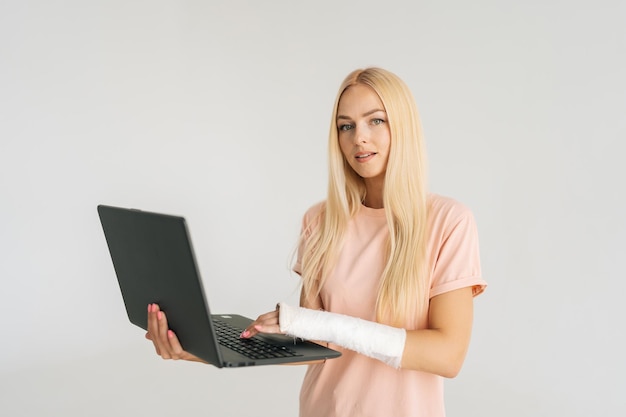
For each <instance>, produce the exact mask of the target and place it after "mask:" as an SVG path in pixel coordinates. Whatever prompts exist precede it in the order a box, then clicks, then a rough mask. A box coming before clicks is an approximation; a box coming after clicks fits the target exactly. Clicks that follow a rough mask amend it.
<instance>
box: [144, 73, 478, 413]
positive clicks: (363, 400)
mask: <svg viewBox="0 0 626 417" xmlns="http://www.w3.org/2000/svg"><path fill="white" fill-rule="evenodd" d="M294 270H295V271H296V272H298V273H299V274H300V275H301V276H302V295H301V300H300V304H301V307H292V306H288V305H285V304H281V305H280V308H277V309H276V310H275V311H271V312H269V313H266V314H263V315H261V316H259V318H258V319H257V320H256V321H255V322H254V323H252V325H251V326H250V327H248V329H246V330H245V331H244V332H243V333H242V337H246V338H247V337H252V336H254V335H255V334H257V333H259V332H262V333H286V334H290V335H292V336H297V337H304V338H308V339H311V340H317V341H320V342H325V343H328V344H329V346H330V347H331V348H333V349H337V350H340V351H341V352H342V356H341V357H340V358H337V359H333V360H329V361H326V362H323V363H316V364H312V365H309V368H308V371H307V373H306V376H305V378H304V382H303V385H302V390H301V394H300V415H301V416H302V417H308V416H315V417H321V416H337V417H339V416H341V417H343V416H438V417H439V416H444V415H445V411H444V400H443V378H444V377H448V378H451V377H454V376H456V375H457V373H458V372H459V370H460V368H461V365H462V363H463V361H464V358H465V354H466V352H467V348H468V345H469V341H470V334H471V328H472V312H473V297H474V296H476V295H478V294H480V293H481V292H482V291H483V290H484V288H485V286H486V283H485V282H484V281H483V279H482V278H481V272H480V260H479V251H478V237H477V231H476V226H475V222H474V219H473V216H472V213H471V212H470V210H469V209H467V208H466V207H465V206H463V205H462V204H460V203H458V202H456V201H454V200H452V199H450V198H446V197H442V196H438V195H435V194H430V193H428V192H427V187H426V158H425V152H424V145H423V139H422V133H421V127H420V122H419V118H418V113H417V109H416V106H415V101H414V99H413V96H412V94H411V93H410V91H409V89H408V88H407V86H406V85H405V84H404V82H402V81H401V80H400V79H399V78H398V77H397V76H395V75H394V74H392V73H390V72H388V71H385V70H383V69H379V68H368V69H365V70H357V71H354V72H352V73H351V74H349V75H348V77H347V78H346V79H345V80H344V82H343V83H342V85H341V87H340V89H339V92H338V94H337V99H336V101H335V105H334V109H333V115H332V121H331V129H330V135H329V185H328V196H327V199H326V200H325V201H324V202H322V203H319V204H317V205H315V206H313V207H312V208H311V209H309V210H308V211H307V213H306V214H305V216H304V220H303V227H302V235H301V241H300V247H299V252H298V259H297V261H296V264H295V266H294ZM158 314H160V313H159V312H158V307H156V306H152V307H151V310H150V312H149V332H148V335H147V337H148V338H149V339H151V340H153V342H154V343H155V347H156V349H157V353H159V354H160V355H161V356H162V357H164V358H177V359H188V360H196V358H195V357H193V356H192V355H189V354H188V353H186V352H184V351H182V349H181V347H180V345H179V344H178V342H177V340H176V338H175V335H173V334H172V332H171V331H168V330H167V329H166V328H164V327H161V330H159V326H158ZM164 332H166V333H164ZM153 335H155V336H154V337H153Z"/></svg>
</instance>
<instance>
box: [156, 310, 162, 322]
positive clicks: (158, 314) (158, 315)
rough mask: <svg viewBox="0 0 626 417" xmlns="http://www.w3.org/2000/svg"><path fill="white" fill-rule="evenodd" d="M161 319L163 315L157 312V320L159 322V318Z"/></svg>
mask: <svg viewBox="0 0 626 417" xmlns="http://www.w3.org/2000/svg"><path fill="white" fill-rule="evenodd" d="M162 317H163V314H162V313H161V312H160V311H159V312H158V313H157V318H158V319H159V320H161V318H162Z"/></svg>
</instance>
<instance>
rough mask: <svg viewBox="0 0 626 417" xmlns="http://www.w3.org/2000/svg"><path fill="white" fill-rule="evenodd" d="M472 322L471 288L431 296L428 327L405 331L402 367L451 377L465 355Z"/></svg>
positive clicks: (459, 367)
mask: <svg viewBox="0 0 626 417" xmlns="http://www.w3.org/2000/svg"><path fill="white" fill-rule="evenodd" d="M472 321H473V296H472V289H471V288H469V287H468V288H461V289H459V290H455V291H451V292H449V293H445V294H442V295H439V296H437V297H434V298H433V299H432V300H431V302H430V308H429V319H428V328H427V329H423V330H409V331H407V336H406V342H405V346H404V352H403V355H402V368H405V369H412V370H417V371H423V372H429V373H433V374H437V375H441V376H444V377H447V378H454V377H455V376H456V375H457V374H458V373H459V371H460V370H461V366H462V365H463V361H464V360H465V355H466V353H467V350H468V347H469V342H470V336H471V332H472Z"/></svg>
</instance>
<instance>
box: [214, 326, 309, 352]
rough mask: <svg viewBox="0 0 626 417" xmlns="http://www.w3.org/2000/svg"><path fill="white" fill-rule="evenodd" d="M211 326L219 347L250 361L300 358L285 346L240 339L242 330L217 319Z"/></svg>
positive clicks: (258, 340) (256, 339)
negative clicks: (223, 347)
mask: <svg viewBox="0 0 626 417" xmlns="http://www.w3.org/2000/svg"><path fill="white" fill-rule="evenodd" d="M213 326H214V328H215V333H217V340H218V342H219V344H220V345H222V346H225V347H227V348H229V349H232V350H234V351H235V352H238V353H241V354H242V355H244V356H247V357H249V358H251V359H271V358H289V357H293V356H302V355H300V354H298V353H296V352H295V351H293V350H291V349H289V348H288V347H286V346H279V345H272V344H270V343H266V342H264V341H263V340H261V339H258V338H254V337H253V338H251V339H241V338H240V337H239V336H240V335H241V332H242V329H238V328H236V327H233V326H231V325H230V324H229V323H226V322H224V321H222V320H219V319H217V318H213Z"/></svg>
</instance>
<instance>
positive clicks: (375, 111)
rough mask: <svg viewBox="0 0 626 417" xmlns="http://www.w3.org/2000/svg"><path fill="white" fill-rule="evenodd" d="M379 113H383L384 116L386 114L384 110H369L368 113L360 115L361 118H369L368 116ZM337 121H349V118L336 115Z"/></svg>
mask: <svg viewBox="0 0 626 417" xmlns="http://www.w3.org/2000/svg"><path fill="white" fill-rule="evenodd" d="M379 111H381V112H383V113H385V114H386V113H387V112H386V111H385V110H383V109H372V110H370V111H368V112H365V113H363V114H362V115H361V117H367V116H369V115H370V114H374V113H377V112H379ZM339 119H346V120H350V117H348V116H344V115H342V114H338V115H337V120H339Z"/></svg>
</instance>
